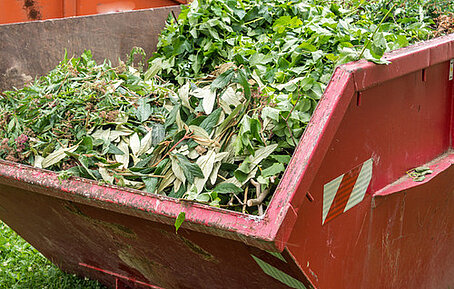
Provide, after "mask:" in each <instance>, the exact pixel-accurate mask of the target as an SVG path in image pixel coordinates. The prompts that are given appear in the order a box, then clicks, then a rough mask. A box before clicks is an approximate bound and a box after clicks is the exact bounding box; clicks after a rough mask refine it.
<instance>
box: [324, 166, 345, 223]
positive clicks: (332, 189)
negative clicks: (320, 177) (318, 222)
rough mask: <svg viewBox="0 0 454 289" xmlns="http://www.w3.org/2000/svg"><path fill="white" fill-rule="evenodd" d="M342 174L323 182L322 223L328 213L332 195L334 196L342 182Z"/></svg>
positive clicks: (332, 198) (332, 199)
mask: <svg viewBox="0 0 454 289" xmlns="http://www.w3.org/2000/svg"><path fill="white" fill-rule="evenodd" d="M343 177H344V175H340V176H338V177H337V178H335V179H334V180H332V181H331V182H329V183H327V184H325V186H324V187H323V216H322V224H323V223H325V219H326V216H327V215H328V212H329V209H330V208H331V205H332V204H333V201H334V196H336V193H337V190H338V189H339V186H340V184H341V182H342V178H343Z"/></svg>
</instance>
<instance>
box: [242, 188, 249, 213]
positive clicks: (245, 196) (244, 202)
mask: <svg viewBox="0 0 454 289" xmlns="http://www.w3.org/2000/svg"><path fill="white" fill-rule="evenodd" d="M248 191H249V187H246V189H245V190H244V199H243V211H242V212H243V214H244V213H246V205H247V193H248Z"/></svg>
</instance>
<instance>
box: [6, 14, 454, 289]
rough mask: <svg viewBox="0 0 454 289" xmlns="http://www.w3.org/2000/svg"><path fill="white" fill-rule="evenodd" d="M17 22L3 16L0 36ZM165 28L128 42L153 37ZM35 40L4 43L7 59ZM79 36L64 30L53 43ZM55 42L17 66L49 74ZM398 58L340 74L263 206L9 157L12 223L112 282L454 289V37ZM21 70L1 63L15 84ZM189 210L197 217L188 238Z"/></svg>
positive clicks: (78, 269) (55, 255)
mask: <svg viewBox="0 0 454 289" xmlns="http://www.w3.org/2000/svg"><path fill="white" fill-rule="evenodd" d="M165 9H169V8H165ZM164 12H169V11H168V10H162V9H155V10H148V11H143V12H141V13H145V14H138V15H143V16H145V15H147V16H150V17H151V16H152V15H154V17H151V19H154V20H153V21H157V22H155V23H154V24H153V25H155V26H159V25H162V24H159V23H160V22H159V20H160V19H159V17H156V15H164ZM128 15H129V16H131V14H128V13H126V14H121V16H119V15H102V16H92V17H90V18H87V21H86V23H87V22H93V23H94V22H98V21H99V22H100V23H108V22H109V21H115V18H113V17H124V18H123V20H124V21H125V23H128V21H134V23H135V28H136V30H133V31H132V32H131V33H132V34H131V35H134V33H137V34H139V32H138V31H140V30H141V29H140V23H138V22H137V21H136V20H135V19H137V18H136V16H134V17H132V18H128V17H129V16H128ZM81 19H82V18H81ZM128 19H129V20H128ZM162 19H163V18H161V20H162ZM68 20H69V21H74V20H70V19H67V20H58V21H54V22H52V23H46V22H42V23H40V26H26V25H31V24H20V25H23V26H22V27H21V29H25V31H39V32H40V33H44V32H43V31H47V32H46V33H49V31H60V32H61V31H63V30H65V29H71V25H79V24H78V23H77V22H67V21H68ZM17 25H19V24H17ZM90 25H91V24H90ZM124 25H127V24H124ZM147 25H148V27H149V25H150V24H149V23H148V24H147ZM145 27H146V25H145V24H144V25H143V29H145ZM153 27H154V26H153ZM17 28H18V26H14V25H12V26H0V35H6V34H7V32H6V31H15V30H14V29H17ZM100 29H101V30H100V31H99V33H105V34H106V35H112V29H116V28H115V27H111V26H109V25H103V27H102V28H100ZM134 31H136V32H134ZM2 33H3V34H2ZM30 33H31V32H30ZM151 34H152V35H151V36H150V38H149V39H148V40H146V39H142V38H139V39H134V40H133V41H130V42H128V43H127V44H128V45H141V44H145V46H146V45H148V46H146V47H150V45H151V44H153V43H155V42H153V41H155V40H156V34H153V33H151ZM59 35H60V34H59ZM62 35H63V34H62ZM2 37H3V36H2ZM66 37H70V36H66ZM78 37H80V42H72V45H73V47H71V51H74V52H77V51H78V49H81V48H92V47H91V46H93V47H94V49H99V50H100V51H101V52H102V49H100V46H99V45H102V44H99V43H94V42H90V36H86V37H87V38H86V39H84V38H83V36H82V35H80V36H78ZM84 40H86V41H84ZM21 41H22V40H21V39H14V38H12V39H11V40H10V41H9V43H8V45H9V46H8V47H5V46H4V47H3V48H2V49H1V50H0V51H1V52H0V60H1V61H0V63H3V62H4V59H6V58H7V56H11V55H14V49H13V48H14V47H15V45H16V46H17V47H20V45H21ZM67 43H68V39H65V36H61V37H58V38H57V39H56V40H55V42H54V45H53V46H54V47H55V49H56V50H53V51H57V50H58V49H59V48H61V49H63V48H64V47H65V46H66V45H67ZM150 43H151V44H150ZM0 45H6V44H3V43H0ZM82 45H83V46H82ZM96 45H98V46H96ZM43 46H45V43H37V44H36V47H35V49H34V51H37V52H34V53H36V54H35V57H34V58H33V59H31V60H30V59H28V60H27V61H31V62H35V63H34V64H33V65H32V63H29V65H25V64H24V62H25V60H24V59H25V58H21V57H20V56H17V55H14V57H13V59H14V61H12V62H11V61H10V62H7V63H10V66H11V67H13V66H14V67H15V69H16V71H15V73H16V74H17V75H26V76H27V75H28V74H31V75H33V74H34V73H44V72H45V70H43V71H38V70H39V67H42V68H44V67H46V65H48V64H47V63H43V60H42V59H43V57H42V56H43V54H42V53H44V52H41V50H40V48H42V47H43ZM106 47H107V46H106ZM129 48H130V47H121V49H118V51H113V50H112V49H107V50H106V51H105V54H102V53H101V54H100V55H101V56H108V54H109V53H114V52H118V53H124V49H126V51H127V49H129ZM6 52H8V53H6ZM5 53H6V54H5ZM16 53H18V54H20V53H21V51H20V50H17V51H16ZM40 53H41V54H40ZM386 58H387V59H388V60H390V61H391V63H390V64H389V65H375V64H372V63H368V62H365V61H359V62H354V63H350V64H346V65H343V66H341V67H339V68H337V69H336V71H335V72H334V74H333V76H332V79H331V82H330V84H329V85H328V87H327V89H326V91H325V94H324V97H323V98H322V100H321V101H320V103H319V105H318V107H317V109H316V111H315V113H314V115H313V117H312V120H311V122H310V124H309V125H308V127H307V129H306V131H305V133H304V135H303V136H302V138H301V140H300V143H299V145H298V148H297V150H296V152H295V153H294V155H293V158H292V160H291V162H290V164H289V165H288V167H287V170H286V172H285V175H284V177H283V179H282V181H281V183H280V184H279V186H278V188H277V190H276V192H275V194H274V196H273V199H272V201H271V203H270V205H269V207H268V208H267V210H266V213H265V214H264V215H263V216H260V217H259V216H251V215H246V214H241V213H236V212H232V211H227V210H223V209H219V208H213V207H208V206H205V205H202V204H197V203H192V202H186V201H182V200H177V199H172V198H168V197H164V196H159V195H146V194H143V193H142V192H141V191H136V190H132V189H124V188H119V187H113V186H110V187H109V186H102V185H98V184H97V183H96V182H93V181H89V180H84V179H76V178H72V179H69V180H60V179H59V178H58V175H57V174H56V173H54V172H50V171H46V170H41V169H37V168H32V167H28V166H24V165H20V164H16V163H11V162H7V161H0V219H2V220H3V221H5V222H6V223H7V224H8V225H9V226H11V227H12V228H13V229H14V230H16V231H17V232H18V233H19V234H20V235H21V236H23V237H24V238H25V239H26V240H27V241H29V242H30V243H31V244H32V245H33V246H34V247H36V248H37V249H38V250H39V251H40V252H42V253H43V254H44V255H45V256H46V257H47V258H49V259H50V260H51V261H52V262H54V263H55V264H57V265H58V266H59V267H60V268H62V269H63V270H65V271H67V272H73V273H76V274H78V275H81V276H88V277H90V278H94V279H98V280H100V281H101V282H102V283H104V284H106V285H107V286H110V287H112V288H169V289H170V288H321V289H326V288H377V289H378V288H450V287H452V286H454V251H453V250H452V247H453V246H454V210H453V209H452V208H453V206H454V168H453V167H452V163H453V162H454V154H453V153H452V150H451V147H452V139H453V126H452V124H453V116H454V114H453V108H454V107H453V96H454V94H453V93H454V91H453V65H454V61H453V60H452V59H454V35H450V36H446V37H442V38H437V39H434V40H431V41H427V42H423V43H421V44H417V45H414V46H411V47H408V48H405V49H401V50H399V51H394V52H392V53H389V54H387V56H386ZM30 67H32V68H34V69H35V70H34V71H31V70H30ZM7 69H8V68H5V66H4V65H3V67H0V76H1V77H0V83H1V84H2V85H3V88H5V86H6V85H7V82H6V81H5V79H6V78H7V76H6V74H5V71H6V70H7ZM27 69H28V70H27ZM422 165H425V166H428V167H429V168H430V169H431V170H432V171H433V172H432V173H431V174H429V175H427V176H426V178H425V179H424V180H422V181H420V182H416V181H414V180H413V179H412V178H411V177H409V176H408V175H407V172H408V171H409V170H410V169H412V168H415V167H418V166H422ZM180 212H185V213H186V220H185V221H184V223H183V225H182V227H181V228H180V230H179V231H178V234H176V233H175V228H174V227H173V224H174V221H175V218H176V217H177V216H178V214H179V213H180Z"/></svg>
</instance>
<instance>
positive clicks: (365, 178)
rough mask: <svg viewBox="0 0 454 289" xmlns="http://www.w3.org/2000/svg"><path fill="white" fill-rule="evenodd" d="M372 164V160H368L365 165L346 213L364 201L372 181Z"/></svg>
mask: <svg viewBox="0 0 454 289" xmlns="http://www.w3.org/2000/svg"><path fill="white" fill-rule="evenodd" d="M372 164H373V160H372V159H368V160H367V161H365V162H364V163H363V166H362V168H361V171H360V172H359V175H358V178H357V179H356V183H355V186H354V187H353V190H352V193H351V194H350V198H349V199H348V202H347V205H345V209H344V212H346V211H348V210H349V209H351V208H352V207H353V206H355V205H357V204H359V203H360V202H361V201H362V200H363V199H364V195H365V194H366V190H367V187H369V184H370V180H371V179H372Z"/></svg>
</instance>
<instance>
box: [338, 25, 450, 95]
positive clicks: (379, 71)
mask: <svg viewBox="0 0 454 289" xmlns="http://www.w3.org/2000/svg"><path fill="white" fill-rule="evenodd" d="M452 58H454V34H450V35H446V36H442V37H438V38H434V39H432V40H429V41H425V42H420V43H417V44H414V45H412V46H409V47H406V48H401V49H398V50H394V51H391V52H389V53H386V54H385V56H384V59H386V60H388V61H390V62H391V63H390V64H388V65H377V64H374V63H372V62H368V61H366V60H360V61H357V62H351V63H348V64H345V65H343V68H344V69H345V70H347V71H350V72H352V73H353V77H354V81H355V87H356V90H357V91H363V90H366V89H368V88H371V87H374V86H376V85H378V84H380V83H383V82H385V81H389V80H392V79H395V78H397V77H401V76H403V75H406V74H409V73H412V72H415V71H418V70H422V69H424V68H427V67H430V66H433V65H436V64H439V63H442V62H445V61H448V60H450V59H452Z"/></svg>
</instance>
